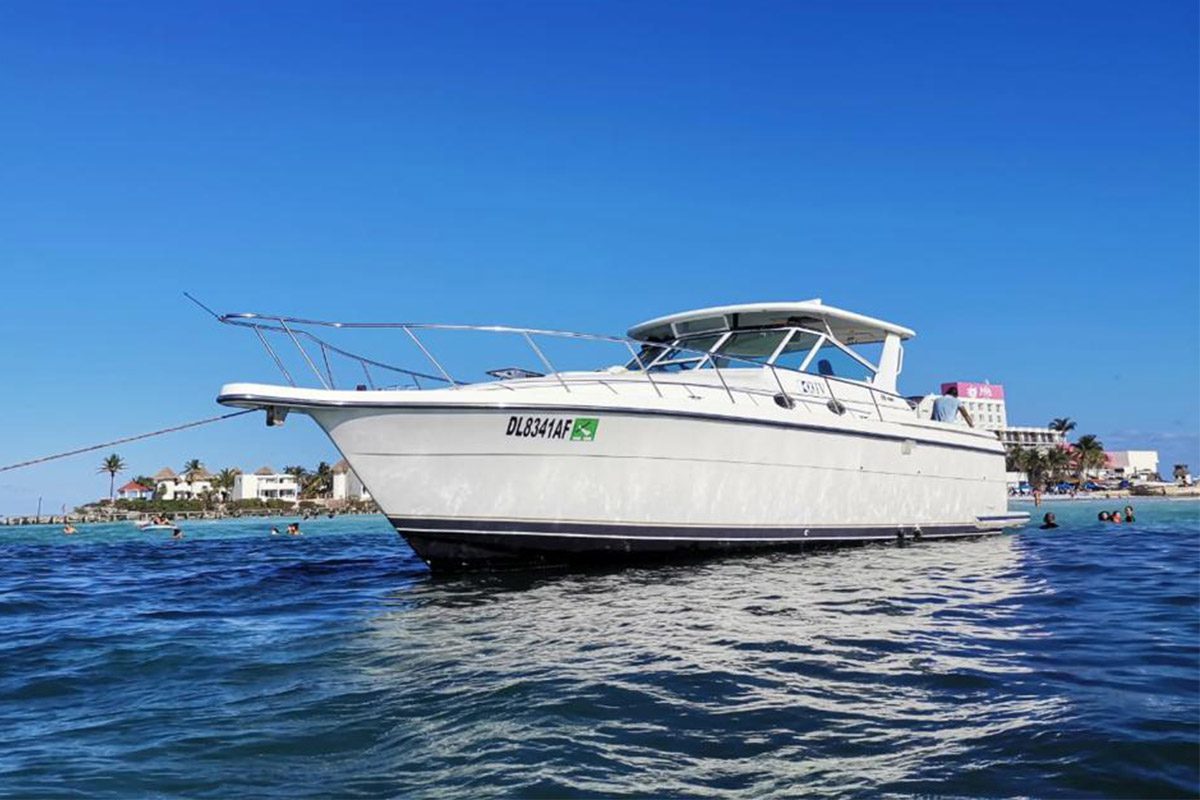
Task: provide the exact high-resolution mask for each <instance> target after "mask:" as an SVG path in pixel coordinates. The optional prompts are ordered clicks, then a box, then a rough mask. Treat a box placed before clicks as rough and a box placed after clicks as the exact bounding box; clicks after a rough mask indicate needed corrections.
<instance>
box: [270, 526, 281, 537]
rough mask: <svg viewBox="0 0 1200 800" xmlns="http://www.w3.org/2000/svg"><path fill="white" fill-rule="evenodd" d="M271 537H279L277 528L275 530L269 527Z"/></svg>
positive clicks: (273, 527)
mask: <svg viewBox="0 0 1200 800" xmlns="http://www.w3.org/2000/svg"><path fill="white" fill-rule="evenodd" d="M271 535H272V536H278V535H279V528H277V527H275V526H274V525H272V526H271Z"/></svg>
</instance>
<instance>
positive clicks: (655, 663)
mask: <svg viewBox="0 0 1200 800" xmlns="http://www.w3.org/2000/svg"><path fill="white" fill-rule="evenodd" d="M1121 504H1123V503H1118V501H1109V502H1107V503H1100V504H1096V503H1090V502H1087V503H1083V502H1076V503H1059V504H1054V505H1052V506H1049V508H1050V509H1051V510H1053V511H1055V513H1057V514H1058V516H1059V519H1060V521H1061V522H1062V523H1063V526H1062V527H1061V528H1059V529H1058V530H1056V531H1050V532H1044V531H1039V530H1036V529H1034V528H1032V527H1031V528H1029V529H1026V530H1024V531H1022V532H1019V533H1016V534H1013V535H1009V536H1004V537H1000V538H992V539H986V540H974V541H962V542H929V543H918V544H915V545H911V546H908V547H903V548H898V547H895V546H878V547H867V548H861V549H852V550H842V551H830V552H822V553H816V554H775V555H762V556H753V557H736V558H723V559H718V560H712V561H704V562H700V563H689V564H681V565H675V566H655V567H640V568H628V569H621V570H605V571H597V572H543V573H536V574H505V575H470V576H458V577H449V578H441V577H433V576H431V575H430V574H429V573H428V572H427V571H426V570H425V569H424V567H423V566H422V565H421V564H420V562H419V561H418V560H417V559H416V558H415V557H414V556H413V555H412V553H411V551H410V550H409V549H408V548H407V546H406V545H405V544H404V543H403V542H402V541H401V540H400V539H399V538H398V537H397V536H396V535H395V534H394V533H393V532H391V531H390V529H389V528H388V525H387V523H386V522H385V521H384V520H382V519H381V518H377V517H359V518H341V519H336V520H318V521H311V522H308V523H305V526H304V529H305V534H306V535H305V536H303V537H299V538H288V537H272V536H270V535H269V533H268V531H269V526H270V523H268V522H266V521H262V520H252V521H226V522H210V523H192V524H189V525H187V526H185V531H186V535H187V536H186V538H185V539H184V540H182V541H172V540H170V539H169V538H165V537H163V536H162V535H161V534H147V533H140V532H137V531H136V530H135V529H134V528H133V527H132V526H130V525H109V526H84V527H82V528H81V530H80V533H79V534H78V535H77V536H74V537H67V536H63V535H62V534H61V533H60V532H59V530H58V529H57V528H47V527H43V528H0V795H2V796H5V797H20V798H36V797H63V796H77V797H89V798H93V797H101V798H103V797H128V796H157V797H173V796H180V797H220V798H227V797H232V796H255V797H280V798H297V797H330V796H346V797H390V796H402V797H443V796H445V797H451V796H452V797H615V796H655V797H746V798H760V797H772V796H795V795H798V794H817V793H821V794H826V793H828V794H836V795H846V796H876V795H910V794H927V793H933V794H944V795H972V796H997V797H999V796H1014V795H1022V796H1046V797H1053V796H1072V797H1075V796H1096V797H1100V796H1127V797H1147V796H1152V797H1159V796H1195V795H1197V793H1200V767H1198V765H1200V503H1195V502H1168V501H1141V502H1138V503H1137V506H1138V511H1139V514H1138V519H1137V522H1136V523H1135V524H1133V525H1123V526H1120V527H1114V526H1111V525H1102V524H1100V523H1098V522H1097V521H1096V511H1097V510H1098V509H1099V508H1100V507H1116V506H1118V505H1121ZM1030 510H1032V508H1031V509H1030Z"/></svg>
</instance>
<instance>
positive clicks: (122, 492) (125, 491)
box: [117, 481, 154, 500]
mask: <svg viewBox="0 0 1200 800" xmlns="http://www.w3.org/2000/svg"><path fill="white" fill-rule="evenodd" d="M117 499H118V500H153V499H154V490H153V489H152V488H150V487H149V486H143V485H142V484H140V483H138V482H137V481H130V482H129V483H127V484H125V485H124V486H122V487H121V488H120V489H117Z"/></svg>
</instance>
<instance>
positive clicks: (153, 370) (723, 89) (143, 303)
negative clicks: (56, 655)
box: [0, 1, 1200, 514]
mask: <svg viewBox="0 0 1200 800" xmlns="http://www.w3.org/2000/svg"><path fill="white" fill-rule="evenodd" d="M1196 30H1197V12H1196V7H1195V4H1193V3H1183V2H1173V1H1172V2H1160V3H1156V2H1143V3H1137V4H1134V3H1127V2H1126V3H1115V4H1113V3H1102V2H1078V3H1062V2H1038V3H1024V4H1022V3H1011V2H1005V3H986V2H968V3H911V2H910V3H905V2H895V3H893V2H886V3H855V2H821V3H817V2H811V3H809V2H790V3H784V2H779V3H746V2H738V3H645V2H638V3H632V2H630V3H568V2H553V3H534V2H525V3H499V2H477V3H472V2H460V3H453V4H446V3H423V4H415V3H385V2H380V3H333V2H330V3H302V2H288V3H274V4H272V3H256V4H236V3H228V4H220V3H211V2H207V3H203V4H188V3H184V2H176V3H144V4H139V3H134V2H125V3H79V4H60V3H23V4H18V3H8V4H3V5H0V108H3V111H0V187H3V190H2V191H0V275H2V276H3V291H2V292H0V311H2V312H3V313H2V314H0V334H3V338H2V340H0V341H2V342H3V343H2V344H0V354H2V356H3V358H2V359H0V364H2V365H3V371H4V376H5V380H4V390H3V392H0V462H3V463H8V462H11V461H17V460H21V459H23V458H26V457H31V456H36V455H39V454H42V453H47V452H52V451H56V450H60V449H67V448H70V447H72V446H77V445H81V444H86V443H91V442H95V441H99V440H103V439H106V438H109V437H116V436H119V435H122V434H126V433H134V432H138V431H142V430H147V429H152V428H156V427H160V426H164V425H167V424H171V423H173V422H177V421H184V420H188V419H194V418H197V417H201V416H205V415H208V414H210V413H216V411H217V410H219V409H218V407H217V406H215V404H214V402H213V398H214V396H215V394H216V392H217V389H218V388H219V387H220V385H221V384H222V383H223V382H226V381H229V380H236V379H247V378H248V379H269V378H272V372H271V368H270V363H269V362H268V361H267V359H266V358H265V357H264V356H263V355H262V353H261V351H260V350H259V349H258V347H257V345H256V344H255V343H254V342H253V341H252V340H251V339H250V338H247V337H245V336H242V335H240V333H241V332H238V331H233V330H228V329H225V328H223V327H220V326H217V325H216V324H215V323H213V322H212V321H211V320H210V319H208V318H206V317H205V316H204V315H203V314H201V313H199V312H198V311H197V310H196V309H194V308H193V307H191V306H190V305H189V304H187V303H186V301H184V300H183V298H182V297H181V294H180V292H181V291H182V290H185V289H186V290H191V291H193V292H195V293H197V294H198V295H199V296H201V297H202V298H203V299H204V300H205V301H206V302H208V303H210V304H212V305H214V306H216V307H218V308H219V309H221V310H242V309H255V310H257V309H267V310H283V311H288V312H291V313H295V314H300V315H312V316H326V317H335V318H336V317H341V318H359V319H408V320H414V319H415V320H439V321H453V322H474V323H491V322H508V323H514V324H525V325H537V326H545V327H563V328H572V329H580V330H587V331H595V332H606V333H608V332H620V331H623V330H624V329H625V328H626V327H627V326H628V325H629V324H630V323H632V322H634V321H637V320H640V319H643V318H647V317H652V316H657V315H659V314H662V313H667V312H671V311H676V310H682V309H686V308H689V307H695V306H701V305H711V304H720V303H725V302H742V301H753V300H760V299H780V298H786V299H799V298H806V297H814V296H820V297H823V298H824V299H825V300H826V302H829V303H833V304H836V305H842V306H846V307H849V308H852V309H855V310H858V311H862V312H865V313H869V314H874V315H877V316H881V317H884V318H887V319H892V320H895V321H897V322H900V323H903V324H906V325H909V326H910V327H913V328H915V329H916V330H917V331H918V337H917V339H915V340H914V341H913V342H912V343H911V345H910V348H909V353H908V358H907V360H906V369H905V374H904V376H903V378H902V382H901V389H902V390H903V391H905V392H907V393H919V392H923V391H927V390H930V389H932V388H933V387H934V386H935V385H936V384H937V383H938V382H940V381H941V380H943V379H947V380H949V379H962V380H972V379H985V378H986V379H990V380H991V381H993V382H1001V383H1004V384H1005V386H1006V387H1007V389H1008V395H1009V414H1010V419H1011V420H1012V421H1013V422H1016V423H1025V424H1044V423H1045V422H1046V421H1047V420H1049V419H1050V418H1051V417H1054V416H1062V415H1066V416H1071V417H1073V418H1075V419H1076V420H1078V422H1079V426H1080V427H1079V429H1080V432H1094V433H1097V434H1099V435H1100V437H1101V438H1102V440H1103V441H1104V442H1105V443H1106V445H1108V446H1109V447H1110V448H1112V449H1117V448H1127V447H1141V446H1145V447H1152V448H1157V449H1159V450H1160V451H1161V454H1162V456H1163V461H1164V463H1165V464H1166V465H1167V467H1168V469H1169V464H1170V463H1172V462H1173V461H1177V460H1182V461H1187V462H1189V463H1190V464H1191V465H1192V466H1193V469H1197V468H1200V443H1198V428H1200V406H1198V403H1200V401H1198V398H1200V351H1198V348H1200V286H1198V272H1200V270H1198V267H1197V212H1198V208H1197V166H1198V165H1197V77H1196V72H1197V70H1196V63H1197V44H1196ZM472 344H474V343H464V344H463V345H460V347H463V348H466V347H469V346H471V345H472ZM446 346H447V347H449V353H448V357H450V358H453V357H454V356H455V355H460V354H461V353H456V351H455V347H454V346H452V345H446ZM393 352H394V355H395V357H399V354H400V353H402V352H404V351H403V349H402V345H400V344H399V343H397V344H396V346H395V348H394V351H393V349H392V348H391V345H387V346H385V347H384V348H383V350H382V351H381V354H383V353H388V354H393ZM296 423H299V424H296ZM120 452H121V454H122V455H123V456H124V457H125V459H126V460H127V461H128V462H129V463H130V467H131V472H130V474H132V473H134V472H147V473H149V472H153V471H156V470H157V469H159V468H160V467H162V466H163V465H170V466H172V467H174V468H178V467H179V466H180V465H181V464H182V462H183V461H184V460H185V459H187V458H191V457H198V458H201V459H202V460H204V461H205V463H207V464H208V465H209V466H212V467H219V466H226V465H234V466H239V467H243V468H255V467H257V466H260V465H261V464H263V463H268V464H271V465H274V466H276V467H281V466H283V465H284V464H287V463H295V462H308V463H311V462H315V461H316V460H318V459H321V458H330V457H331V456H332V453H333V451H332V448H331V447H330V446H329V445H328V444H327V443H326V441H325V440H324V438H323V437H322V436H321V435H320V434H319V432H317V431H316V430H315V426H313V425H311V423H308V421H307V420H304V419H300V420H295V421H289V424H288V426H287V427H286V428H284V429H282V430H268V429H266V428H265V427H264V426H263V425H262V422H261V420H260V419H259V418H258V417H257V416H255V417H253V418H252V419H251V418H246V419H240V420H236V421H233V422H228V423H223V424H221V425H218V426H213V427H209V428H206V429H202V430H199V431H194V432H189V433H184V434H179V435H176V436H173V437H167V438H162V439H158V440H154V441H152V442H148V443H145V444H140V445H131V446H127V447H123V448H120ZM100 455H101V454H96V455H94V456H84V457H81V458H77V459H71V460H67V461H63V462H58V463H56V464H54V465H47V466H44V467H39V468H36V469H29V470H22V471H16V472H7V473H0V514H17V513H32V512H33V510H34V509H35V507H36V502H37V497H38V496H43V497H44V498H45V500H44V504H45V508H46V509H48V510H49V509H53V510H57V509H58V508H59V507H60V506H61V505H62V504H74V503H76V502H79V501H83V500H87V499H92V498H95V497H98V496H101V495H103V494H105V493H106V491H107V480H106V478H105V477H103V476H98V475H96V474H95V466H96V464H97V463H98V462H99V460H100Z"/></svg>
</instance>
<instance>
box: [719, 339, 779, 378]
mask: <svg viewBox="0 0 1200 800" xmlns="http://www.w3.org/2000/svg"><path fill="white" fill-rule="evenodd" d="M787 333H788V332H787V331H741V332H738V333H734V334H732V335H730V337H729V338H728V339H726V340H725V343H724V344H722V345H721V347H720V348H719V349H718V350H717V353H716V356H715V357H714V359H713V360H714V361H715V362H716V365H717V366H718V367H720V368H721V369H727V368H730V367H753V366H754V364H748V363H746V361H747V360H749V361H757V362H759V363H761V364H764V365H765V364H766V363H767V359H769V358H770V357H771V356H772V355H774V353H775V351H776V350H777V349H779V345H780V344H781V343H782V342H783V337H784V336H786V335H787ZM723 356H724V358H723ZM734 358H736V359H738V360H736V361H735V360H733V359H734Z"/></svg>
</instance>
